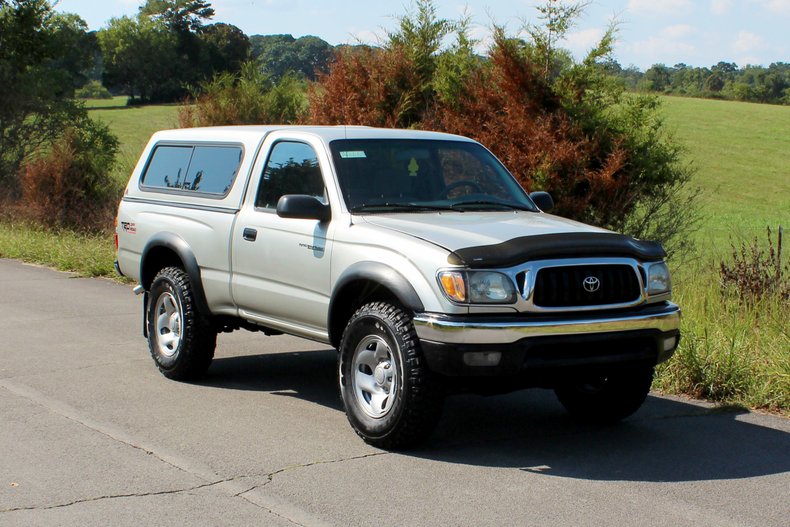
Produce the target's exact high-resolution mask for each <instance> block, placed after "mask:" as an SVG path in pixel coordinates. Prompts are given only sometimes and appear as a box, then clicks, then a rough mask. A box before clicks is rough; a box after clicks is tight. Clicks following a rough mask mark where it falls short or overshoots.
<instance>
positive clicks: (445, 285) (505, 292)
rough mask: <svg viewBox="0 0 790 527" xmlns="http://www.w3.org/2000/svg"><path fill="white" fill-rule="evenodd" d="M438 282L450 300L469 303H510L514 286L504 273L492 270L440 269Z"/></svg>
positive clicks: (513, 294)
mask: <svg viewBox="0 0 790 527" xmlns="http://www.w3.org/2000/svg"><path fill="white" fill-rule="evenodd" d="M439 284H441V286H442V290H443V291H444V294H445V295H447V297H448V298H449V299H450V300H453V301H455V302H463V303H469V304H512V303H513V302H515V301H516V288H515V286H514V285H513V281H512V280H511V279H510V278H509V277H508V276H507V275H505V274H502V273H497V272H494V271H442V272H440V273H439Z"/></svg>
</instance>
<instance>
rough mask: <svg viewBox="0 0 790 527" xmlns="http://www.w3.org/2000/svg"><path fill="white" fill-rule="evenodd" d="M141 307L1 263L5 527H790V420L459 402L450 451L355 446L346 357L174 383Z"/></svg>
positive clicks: (243, 364)
mask: <svg viewBox="0 0 790 527" xmlns="http://www.w3.org/2000/svg"><path fill="white" fill-rule="evenodd" d="M140 303H141V299H140V297H135V296H134V295H133V294H132V292H131V289H130V287H128V286H123V285H119V284H116V283H113V282H111V281H109V280H97V279H81V278H73V277H71V276H70V275H68V274H65V273H58V272H54V271H51V270H47V269H42V268H38V267H33V266H28V265H24V264H20V263H17V262H13V261H9V260H0V525H3V526H5V525H9V526H10V525H15V526H16V525H81V526H89V525H102V526H104V525H253V524H255V525H275V526H279V525H283V526H285V525H383V526H387V525H409V526H412V525H470V526H479V525H540V526H551V525H567V526H571V525H572V526H584V525H595V526H599V525H649V526H658V525H671V526H677V525H693V526H695V527H697V526H720V525H721V526H735V525H738V526H744V525H754V526H760V527H765V526H772V525H775V526H787V525H789V524H790V421H789V420H787V419H783V418H779V417H774V416H766V415H759V414H754V413H746V412H738V411H724V410H716V409H714V408H711V407H710V406H709V405H705V404H702V403H698V402H690V401H686V400H683V399H677V398H667V397H658V396H651V397H650V398H649V400H648V401H647V403H646V404H645V406H644V407H643V408H642V409H641V410H640V411H639V412H638V413H637V414H636V415H635V416H633V417H632V418H630V419H629V420H627V421H625V422H623V423H621V424H619V425H617V426H614V427H607V428H597V427H589V426H582V425H578V424H575V423H573V422H572V421H571V420H569V419H568V418H567V417H566V415H565V414H564V413H563V410H562V408H561V407H560V405H559V403H557V402H556V401H555V400H554V398H553V396H552V394H551V393H549V392H544V391H539V390H531V391H523V392H518V393H515V394H510V395H507V396H496V397H478V396H456V397H453V398H449V399H448V401H447V404H446V406H445V413H444V415H443V417H442V421H441V423H440V425H439V427H438V429H437V431H436V433H435V434H434V436H433V438H432V440H431V441H430V442H429V443H428V444H427V445H426V446H425V447H424V448H422V449H420V450H416V451H412V452H408V453H388V452H385V451H381V450H377V449H374V448H371V447H369V446H367V445H365V444H364V443H363V442H362V441H361V440H360V439H358V438H357V437H356V435H355V434H354V433H353V431H352V430H351V427H350V426H349V425H348V423H347V421H346V418H345V415H344V414H343V412H342V410H341V407H340V403H339V399H338V396H337V390H336V387H335V353H334V351H332V350H328V349H325V348H324V347H322V346H321V345H319V344H316V343H313V342H309V341H304V340H300V339H296V338H291V337H265V336H263V335H260V334H252V333H247V332H236V333H233V334H230V335H221V336H220V339H219V347H218V349H217V355H216V358H215V362H214V363H213V365H212V367H211V369H210V370H209V375H208V377H207V378H206V379H205V381H203V382H201V383H197V384H186V383H177V382H173V381H169V380H167V379H165V378H164V377H163V376H161V375H160V374H159V373H158V372H157V370H156V369H155V367H154V365H153V362H152V361H151V359H150V357H149V356H148V351H147V347H146V343H145V340H144V339H143V337H142V335H141V321H140V318H141V305H140Z"/></svg>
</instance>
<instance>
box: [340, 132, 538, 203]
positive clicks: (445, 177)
mask: <svg viewBox="0 0 790 527" xmlns="http://www.w3.org/2000/svg"><path fill="white" fill-rule="evenodd" d="M329 146H330V149H331V151H332V158H333V160H334V163H335V168H336V170H337V176H338V180H339V182H340V189H341V191H342V193H343V197H344V199H345V200H346V205H347V206H348V208H349V210H351V211H352V212H424V211H433V210H451V211H458V212H464V211H466V210H529V211H537V209H536V208H535V206H534V205H533V204H532V201H531V200H530V199H529V197H528V196H527V193H526V192H524V190H523V189H522V188H521V186H520V185H519V184H518V183H517V182H516V180H515V179H513V176H511V175H510V173H509V172H508V171H507V170H506V169H505V167H503V166H502V164H501V163H499V162H498V161H497V160H496V158H495V157H494V156H492V155H491V154H490V153H489V152H488V150H486V149H485V148H483V147H482V146H480V145H479V144H477V143H471V142H465V141H435V140H424V139H342V140H337V141H332V142H331V143H330V145H329Z"/></svg>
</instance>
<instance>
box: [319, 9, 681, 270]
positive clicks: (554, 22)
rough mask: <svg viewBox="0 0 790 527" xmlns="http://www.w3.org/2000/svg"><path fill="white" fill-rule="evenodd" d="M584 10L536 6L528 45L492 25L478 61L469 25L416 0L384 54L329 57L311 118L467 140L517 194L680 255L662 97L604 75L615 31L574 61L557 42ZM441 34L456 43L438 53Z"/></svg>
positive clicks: (676, 191) (674, 167)
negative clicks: (537, 195) (550, 201)
mask: <svg viewBox="0 0 790 527" xmlns="http://www.w3.org/2000/svg"><path fill="white" fill-rule="evenodd" d="M581 7H582V6H581V5H580V4H579V5H568V6H564V7H563V6H559V7H558V5H557V4H555V3H553V2H550V3H548V4H546V5H545V6H544V7H543V8H539V9H541V13H542V15H541V18H542V19H543V20H544V23H545V26H544V27H536V26H529V27H528V28H527V34H528V35H529V40H527V41H525V40H521V39H518V38H513V37H511V36H508V35H507V34H506V32H505V31H504V29H502V28H500V27H495V28H494V40H493V44H492V46H491V48H490V49H489V52H488V56H487V57H486V58H485V59H483V60H481V59H480V58H478V57H477V56H475V54H474V53H473V51H472V50H473V47H474V46H473V42H472V41H471V40H470V39H469V37H468V35H467V27H468V24H469V21H468V20H466V19H465V20H462V21H461V22H458V23H449V22H447V21H445V20H439V19H437V18H436V17H435V9H434V7H433V2H432V1H431V0H420V1H418V2H417V12H416V13H412V14H408V15H406V16H405V17H403V18H401V20H400V29H399V31H397V32H395V33H393V34H391V35H390V36H389V42H388V43H387V44H386V45H385V46H384V47H383V48H382V49H373V50H364V51H345V52H340V53H339V54H338V55H337V56H336V59H335V62H334V63H333V64H332V66H331V69H330V71H329V73H328V74H326V75H322V76H319V81H318V83H317V84H316V85H314V86H312V87H311V88H310V90H309V92H308V97H309V100H310V111H309V115H308V118H307V120H308V121H309V122H310V123H314V124H360V125H370V126H385V127H400V128H425V129H432V130H438V131H444V132H450V133H456V134H460V135H465V136H468V137H471V138H473V139H476V140H478V141H480V142H481V143H483V144H485V145H486V146H488V147H489V148H490V149H491V150H492V151H493V153H494V154H495V155H496V156H497V157H499V158H500V159H501V160H502V161H503V162H504V163H505V165H507V166H508V168H509V169H510V170H511V171H512V172H513V174H514V175H515V176H516V178H517V179H518V180H519V182H520V183H521V184H522V186H523V187H524V188H525V189H527V190H528V191H532V190H538V189H541V190H547V191H549V192H551V193H552V194H553V195H554V197H555V198H556V202H557V209H556V212H557V213H558V214H560V215H563V216H566V217H569V218H572V219H576V220H580V221H584V222H587V223H592V224H595V225H599V226H602V227H606V228H609V229H613V230H619V231H622V232H625V233H627V234H631V235H633V236H636V237H639V238H651V239H655V240H657V241H659V242H661V243H662V244H663V245H664V246H665V248H666V249H667V252H668V253H670V254H671V253H675V252H682V251H683V250H684V249H686V248H688V246H689V234H690V232H691V231H692V230H693V228H694V227H695V225H696V207H695V197H696V193H695V191H693V190H688V189H687V186H688V183H689V180H690V177H691V175H692V171H691V169H690V168H689V167H688V166H687V165H684V164H683V162H682V161H681V153H682V152H681V149H680V148H679V147H678V146H677V145H676V144H675V142H674V141H673V139H672V137H671V136H669V135H667V134H666V132H665V131H664V126H663V121H662V119H661V118H660V106H659V102H658V99H657V98H655V97H650V96H633V95H630V94H626V93H625V88H624V87H623V84H622V83H620V82H617V81H616V80H614V79H612V78H611V77H610V76H609V75H608V74H607V70H606V64H607V63H608V62H607V61H608V60H609V58H610V53H611V51H612V45H613V42H614V28H609V30H608V31H607V32H606V33H605V35H604V37H603V38H602V40H601V41H600V42H599V43H598V45H597V46H596V47H595V48H594V49H593V50H592V51H590V53H589V54H588V56H587V57H586V58H585V59H584V60H583V61H582V62H580V63H576V62H574V61H573V59H572V58H571V56H570V55H569V54H568V53H567V52H566V51H564V50H561V49H557V48H556V47H555V45H556V42H557V41H558V40H559V39H561V37H562V34H563V33H564V32H565V31H567V30H568V28H570V27H571V25H572V17H574V16H578V15H579V13H580V12H581ZM448 32H454V33H455V35H456V44H455V45H454V46H452V47H450V48H449V49H448V50H446V51H439V50H440V44H441V42H442V39H444V38H445V36H446V35H447V34H448Z"/></svg>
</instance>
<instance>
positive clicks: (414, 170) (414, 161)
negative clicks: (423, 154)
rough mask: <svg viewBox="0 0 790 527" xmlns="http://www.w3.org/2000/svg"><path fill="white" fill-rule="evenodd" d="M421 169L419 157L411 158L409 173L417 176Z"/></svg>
mask: <svg viewBox="0 0 790 527" xmlns="http://www.w3.org/2000/svg"><path fill="white" fill-rule="evenodd" d="M419 170H420V165H418V164H417V159H415V158H413V157H412V158H411V161H409V175H410V176H411V177H417V172H419Z"/></svg>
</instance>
